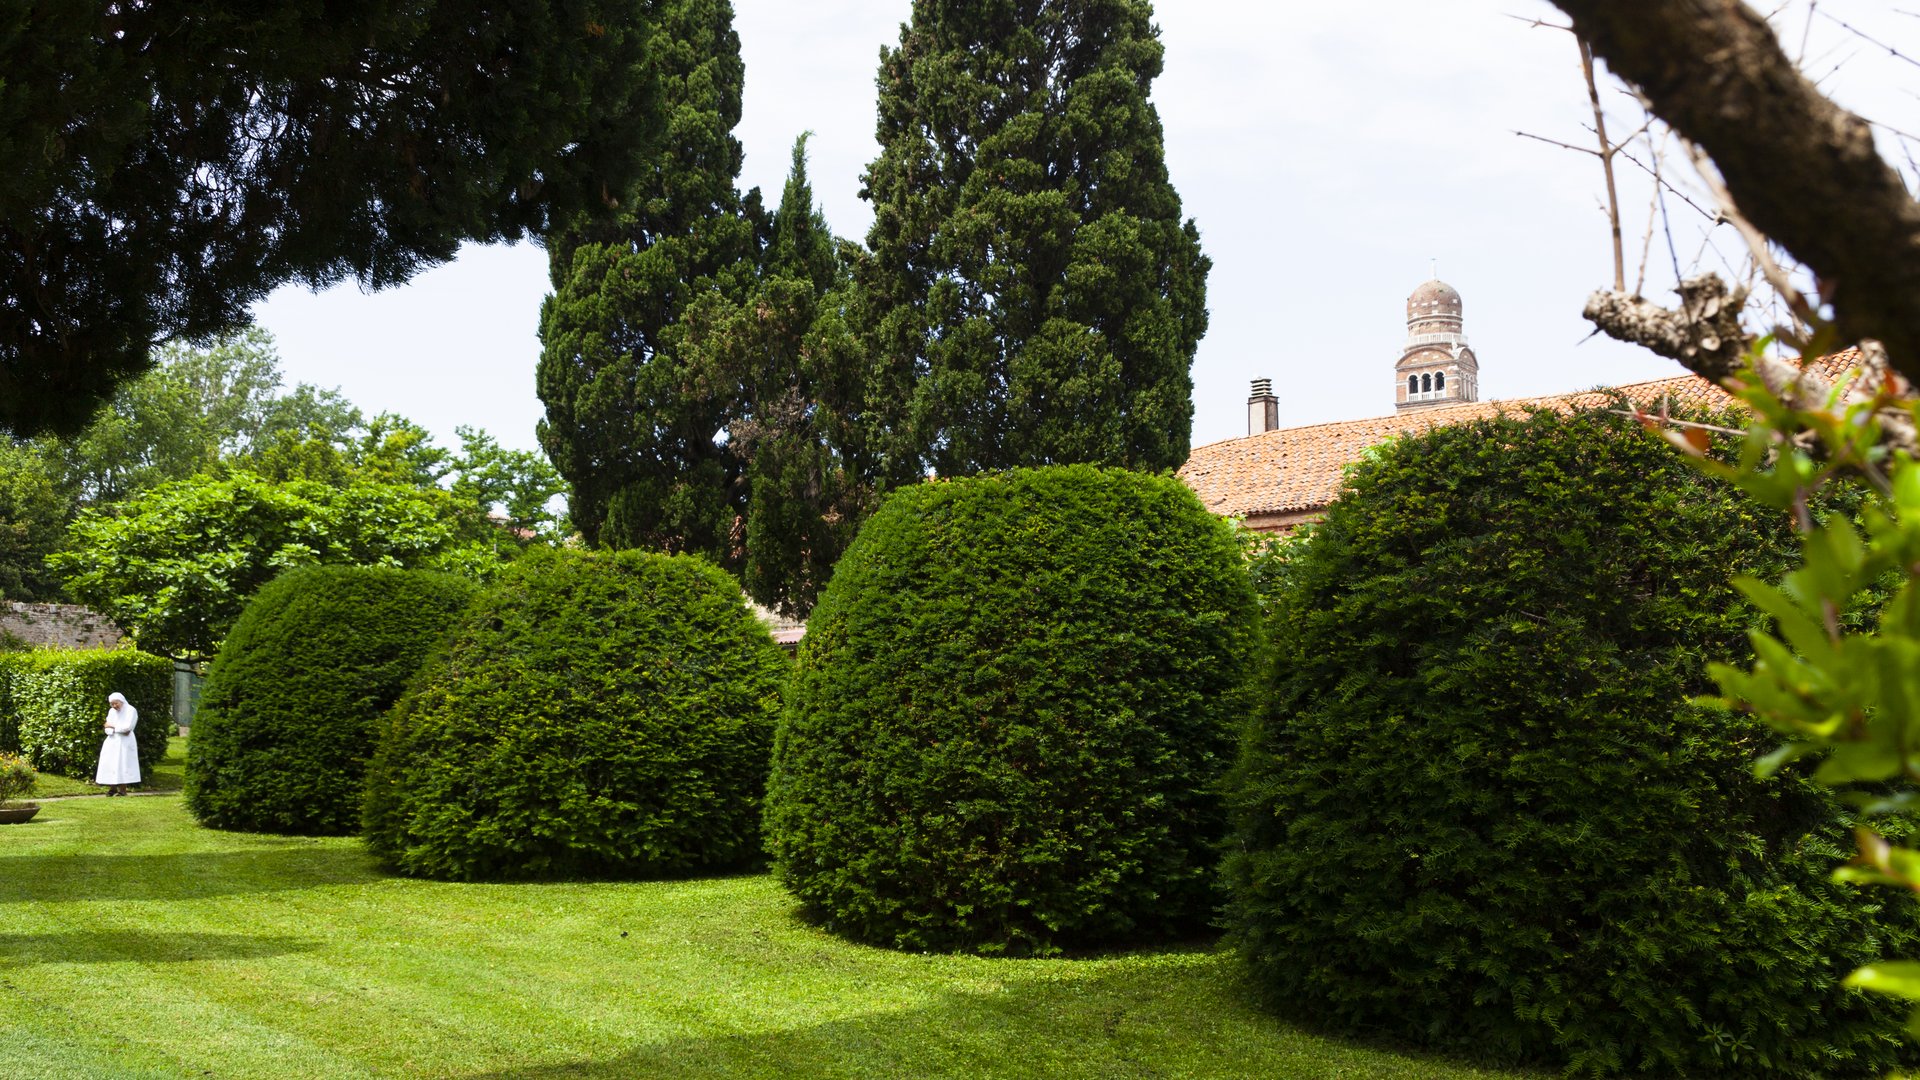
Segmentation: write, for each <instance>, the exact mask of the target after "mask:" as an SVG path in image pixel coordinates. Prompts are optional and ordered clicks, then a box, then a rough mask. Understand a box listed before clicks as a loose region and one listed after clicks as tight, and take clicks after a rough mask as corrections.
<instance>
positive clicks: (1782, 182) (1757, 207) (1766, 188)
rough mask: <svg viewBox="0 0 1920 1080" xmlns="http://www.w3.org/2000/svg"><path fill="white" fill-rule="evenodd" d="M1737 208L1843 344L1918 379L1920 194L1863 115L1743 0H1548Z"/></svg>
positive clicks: (1912, 378) (1919, 334)
mask: <svg viewBox="0 0 1920 1080" xmlns="http://www.w3.org/2000/svg"><path fill="white" fill-rule="evenodd" d="M1553 2H1554V6H1556V7H1558V8H1559V9H1560V10H1561V11H1563V12H1565V13H1566V14H1567V15H1568V16H1569V17H1570V18H1571V19H1572V21H1573V28H1574V31H1575V33H1577V34H1579V35H1580V36H1581V37H1582V38H1583V39H1584V40H1586V41H1587V42H1589V43H1590V44H1591V45H1592V46H1593V50H1594V53H1595V54H1596V55H1598V56H1599V57H1601V58H1602V59H1604V60H1605V61H1606V62H1607V65H1608V66H1609V67H1610V68H1611V69H1612V70H1613V71H1614V73H1615V74H1617V75H1619V76H1620V77H1622V78H1624V79H1626V80H1628V81H1629V82H1631V83H1633V84H1634V85H1635V86H1637V87H1638V88H1639V90H1640V92H1641V93H1642V94H1643V95H1644V96H1645V98H1646V100H1647V102H1648V103H1649V106H1650V107H1651V109H1652V111H1653V112H1654V113H1656V114H1657V115H1658V116H1660V118H1661V119H1663V120H1665V121H1666V122H1667V123H1668V124H1669V125H1671V126H1672V127H1673V128H1674V130H1676V131H1678V132H1679V133H1680V134H1681V135H1683V136H1685V137H1686V138H1688V139H1689V140H1691V141H1693V142H1694V143H1696V144H1697V145H1699V146H1700V147H1701V148H1702V149H1704V150H1705V151H1706V152H1707V154H1708V155H1710V156H1711V157H1712V159H1713V162H1714V165H1715V166H1716V167H1717V168H1718V170H1719V172H1720V175H1721V177H1722V178H1723V179H1724V180H1725V183H1726V188H1727V191H1728V192H1729V193H1730V194H1731V195H1732V197H1733V198H1734V200H1735V201H1736V202H1737V204H1738V206H1739V210H1740V212H1741V213H1742V214H1743V215H1744V216H1745V218H1746V219H1747V220H1748V221H1750V222H1752V223H1753V225H1754V226H1756V227H1757V228H1759V229H1760V231H1762V232H1763V233H1765V234H1766V235H1767V236H1768V237H1770V238H1771V239H1772V240H1773V241H1774V242H1775V243H1778V244H1779V245H1781V246H1782V247H1784V248H1785V249H1786V250H1787V251H1789V252H1791V253H1792V254H1793V256H1794V257H1795V258H1796V259H1799V260H1800V261H1801V262H1802V263H1804V264H1805V265H1806V266H1807V267H1808V268H1809V269H1811V270H1812V271H1813V272H1814V274H1816V275H1817V276H1818V277H1819V279H1820V281H1821V285H1822V290H1823V292H1824V293H1825V294H1826V295H1827V296H1828V297H1829V298H1830V300H1831V302H1832V304H1833V312H1834V323H1835V327H1836V328H1837V329H1838V331H1839V332H1840V334H1841V336H1842V337H1843V338H1845V339H1847V340H1851V341H1867V340H1877V341H1879V342H1880V343H1881V344H1882V345H1884V347H1885V349H1886V354H1887V356H1888V359H1889V361H1890V362H1891V364H1892V365H1893V367H1894V368H1895V369H1896V370H1898V371H1899V372H1900V373H1901V374H1903V375H1905V376H1907V378H1908V379H1909V380H1920V203H1916V202H1915V201H1914V199H1913V198H1912V197H1911V196H1910V195H1909V194H1908V192H1907V189H1906V185H1905V184H1904V183H1902V181H1901V179H1900V176H1899V174H1898V173H1897V172H1895V171H1894V169H1893V168H1892V167H1891V166H1889V165H1888V164H1887V163H1886V162H1885V161H1884V160H1882V159H1881V157H1880V155H1879V152H1878V151H1877V150H1876V148H1875V147H1874V143H1873V133H1872V129H1871V127H1870V126H1869V125H1868V123H1867V122H1866V121H1865V120H1863V119H1861V118H1860V117H1858V116H1855V115H1854V114H1852V113H1850V112H1848V111H1846V110H1845V109H1842V108H1840V107H1839V106H1838V105H1835V104H1834V103H1833V102H1832V101H1829V100H1828V99H1827V98H1826V97H1824V96H1823V95H1822V94H1821V93H1820V92H1819V90H1818V89H1817V88H1816V87H1815V86H1814V85H1813V83H1812V82H1811V81H1809V80H1808V79H1807V78H1806V77H1805V76H1803V75H1802V74H1801V73H1800V72H1799V71H1798V70H1797V69H1796V68H1795V67H1794V64H1793V62H1792V61H1791V60H1790V59H1789V58H1788V57H1787V55H1786V53H1785V52H1784V51H1783V50H1782V49H1781V47H1780V43H1779V40H1778V39H1777V38H1776V37H1775V36H1774V34H1773V31H1772V29H1771V28H1770V27H1769V26H1768V25H1767V23H1766V20H1765V19H1763V18H1762V17H1761V16H1760V15H1759V14H1758V13H1756V12H1754V11H1753V10H1752V9H1751V8H1749V7H1747V6H1746V5H1745V4H1744V3H1741V2H1740V0H1553Z"/></svg>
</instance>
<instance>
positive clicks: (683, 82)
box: [538, 0, 764, 555]
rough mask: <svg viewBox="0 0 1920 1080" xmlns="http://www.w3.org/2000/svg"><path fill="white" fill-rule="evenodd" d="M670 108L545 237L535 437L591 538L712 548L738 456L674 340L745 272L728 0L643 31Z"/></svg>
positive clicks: (687, 9) (667, 6)
mask: <svg viewBox="0 0 1920 1080" xmlns="http://www.w3.org/2000/svg"><path fill="white" fill-rule="evenodd" d="M646 49H647V64H648V71H649V76H650V78H651V79H653V80H654V81H655V82H656V83H657V86H658V93H659V95H660V100H661V102H662V104H663V106H664V108H665V110H666V113H667V130H666V134H665V137H664V138H663V139H662V141H661V143H660V147H661V148H660V150H659V151H658V152H657V153H656V154H655V155H654V156H652V157H651V158H649V159H648V162H647V169H646V170H645V172H644V175H643V176H642V178H641V180H640V181H639V182H638V183H637V184H635V185H633V186H632V187H631V188H629V189H627V190H625V191H624V192H623V193H622V195H623V202H624V209H623V210H622V212H621V213H620V215H619V216H618V218H617V219H615V220H611V221H588V220H579V221H572V222H568V223H567V224H566V227H565V228H562V229H559V230H557V231H556V232H555V233H554V234H553V235H551V236H550V237H549V238H548V240H547V248H548V255H549V259H550V263H551V273H552V279H553V294H552V295H551V296H549V297H548V298H547V301H546V303H545V304H544V305H543V306H542V309H541V313H540V340H541V356H540V367H539V372H538V387H539V393H540V399H541V401H543V402H544V403H545V404H546V418H545V419H544V420H542V421H541V423H540V442H541V445H542V446H543V447H544V448H545V449H546V451H547V455H548V457H549V458H551V459H552V461H553V463H554V465H555V466H556V467H557V468H558V469H559V470H560V473H561V475H562V476H564V477H566V479H567V480H568V482H569V483H571V484H572V485H573V504H572V508H573V520H574V522H575V524H576V525H577V526H578V527H579V529H580V531H581V533H582V534H583V535H584V536H585V537H586V539H587V540H588V541H589V542H590V543H598V544H604V545H607V546H610V547H641V548H651V549H654V550H662V551H676V552H677V551H696V552H703V553H708V554H714V555H719V554H721V553H722V552H724V551H725V550H726V549H727V548H729V547H730V546H732V540H731V533H732V528H733V523H734V514H733V513H732V509H731V507H730V506H729V504H728V492H729V490H730V489H731V487H732V486H733V485H734V484H735V483H736V482H737V480H738V475H739V467H738V464H737V463H736V461H735V460H734V458H733V456H732V455H731V454H729V453H728V452H727V450H726V448H725V447H723V446H722V445H720V443H719V441H718V440H717V436H718V435H719V434H720V431H721V428H722V426H723V425H724V423H725V416H724V414H723V410H724V402H723V400H722V399H721V398H719V397H718V396H716V395H714V394H712V393H710V392H706V390H705V389H704V388H703V387H701V386H699V385H698V384H697V382H696V380H695V378H694V373H693V372H692V371H691V370H690V369H689V367H688V365H687V363H686V361H685V358H684V357H683V356H682V354H681V351H680V343H681V340H682V338H683V337H684V333H685V328H684V322H683V318H682V316H683V314H684V312H685V310H686V308H687V306H688V305H689V304H690V303H692V302H693V301H694V300H695V298H697V297H699V296H700V295H702V294H704V293H708V292H713V291H718V292H721V293H723V294H725V295H727V296H731V297H738V296H740V295H741V294H742V293H743V292H744V290H745V289H746V288H747V287H748V286H749V285H750V284H751V282H752V279H753V270H754V256H755V254H756V252H757V251H758V248H759V236H758V232H759V230H760V229H762V228H764V222H763V221H762V220H761V218H762V214H761V212H760V209H759V195H758V192H757V191H756V192H754V193H753V194H750V195H748V196H747V197H745V198H744V199H743V198H742V196H741V195H740V193H739V192H738V190H737V189H736V188H735V186H734V183H735V180H736V179H737V178H738V177H739V175H740V162H741V149H740V143H739V140H737V139H735V138H734V137H733V128H734V125H735V124H737V123H739V120H740V93H741V85H742V83H743V81H744V71H745V68H744V66H743V65H742V63H741V61H740V39H739V37H738V35H736V34H735V33H734V30H733V8H732V5H731V4H728V3H727V2H726V0H664V2H663V3H662V4H661V5H660V9H659V10H658V12H657V21H656V24H655V26H654V27H653V28H652V37H651V38H650V39H649V41H648V44H647V47H646Z"/></svg>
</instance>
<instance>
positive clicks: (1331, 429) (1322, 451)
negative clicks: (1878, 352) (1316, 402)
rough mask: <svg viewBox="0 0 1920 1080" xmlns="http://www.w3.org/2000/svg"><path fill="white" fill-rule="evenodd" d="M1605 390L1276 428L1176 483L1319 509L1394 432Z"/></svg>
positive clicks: (1717, 393)
mask: <svg viewBox="0 0 1920 1080" xmlns="http://www.w3.org/2000/svg"><path fill="white" fill-rule="evenodd" d="M1858 362H1859V356H1858V354H1857V353H1855V352H1853V351H1851V350H1849V351H1847V352H1843V353H1836V354H1834V355H1832V356H1824V357H1821V358H1820V359H1819V360H1818V361H1816V362H1815V365H1814V366H1815V367H1816V368H1817V369H1818V370H1820V371H1821V372H1822V373H1824V374H1826V375H1828V376H1829V377H1832V376H1835V375H1837V374H1839V373H1840V372H1843V371H1845V370H1847V369H1849V368H1851V367H1853V366H1855V365H1856V364H1857V363H1858ZM1614 389H1616V390H1617V391H1618V392H1620V393H1622V394H1624V395H1626V397H1627V398H1628V400H1630V401H1633V402H1635V403H1636V404H1638V405H1639V406H1640V407H1641V408H1645V409H1657V408H1659V407H1660V402H1661V401H1662V400H1671V401H1672V402H1673V403H1674V405H1675V406H1688V407H1693V408H1706V409H1722V408H1726V407H1728V406H1730V405H1732V404H1734V403H1735V402H1734V399H1733V398H1732V397H1731V396H1729V395H1728V394H1727V393H1726V392H1725V391H1724V390H1721V389H1720V388H1719V387H1717V386H1715V385H1713V384H1712V383H1710V382H1708V381H1707V380H1705V379H1702V378H1700V377H1699V376H1697V375H1683V376H1680V377H1679V378H1674V379H1654V380H1652V381H1650V382H1640V383H1629V384H1628V385H1625V386H1620V387H1615V388H1614ZM1607 393H1608V392H1607V391H1605V390H1597V389H1596V390H1585V391H1581V392H1578V393H1572V394H1554V395H1550V396H1548V397H1536V398H1513V399H1509V400H1505V401H1480V402H1473V403H1470V404H1464V405H1443V406H1440V407H1438V408H1429V409H1418V410H1415V411H1412V412H1407V413H1401V414H1398V415H1394V416H1376V417H1371V418H1369V419H1365V420H1345V421H1342V422H1340V423H1334V424H1313V425H1310V426H1308V427H1297V428H1281V429H1278V430H1276V431H1268V432H1264V433H1262V434H1259V435H1249V436H1246V437H1244V438H1239V439H1228V440H1226V441H1225V442H1217V443H1211V444H1209V445H1207V446H1202V447H1199V448H1197V449H1195V450H1194V451H1193V454H1192V456H1190V457H1188V458H1187V463H1186V464H1185V465H1182V466H1181V467H1180V479H1182V480H1184V481H1186V482H1187V486H1188V487H1190V488H1192V489H1193V490H1194V492H1195V493H1196V494H1198V495H1199V496H1200V501H1201V502H1203V503H1205V504H1206V505H1207V508H1208V509H1209V510H1212V511H1213V512H1214V513H1216V514H1228V515H1233V516H1247V515H1254V514H1287V513H1299V512H1305V511H1313V510H1318V509H1320V508H1322V507H1324V506H1326V505H1327V504H1328V503H1331V502H1332V501H1333V500H1334V499H1335V498H1337V497H1338V496H1339V494H1340V487H1341V481H1342V477H1343V474H1344V470H1345V468H1346V466H1347V465H1348V464H1349V463H1351V462H1354V461H1357V460H1359V458H1360V454H1361V452H1362V451H1364V450H1366V449H1367V447H1369V446H1373V445H1375V444H1377V443H1380V442H1383V441H1385V440H1386V439H1389V438H1391V437H1393V436H1395V435H1400V434H1406V433H1416V432H1422V431H1428V430H1431V429H1433V428H1436V427H1440V426H1442V425H1445V424H1461V423H1467V422H1470V421H1474V420H1480V419H1483V418H1487V417H1493V416H1498V415H1500V414H1502V413H1521V412H1525V411H1527V410H1529V409H1536V408H1549V409H1563V410H1571V409H1578V408H1588V407H1592V406H1596V405H1603V404H1605V403H1606V401H1607V400H1608V397H1607Z"/></svg>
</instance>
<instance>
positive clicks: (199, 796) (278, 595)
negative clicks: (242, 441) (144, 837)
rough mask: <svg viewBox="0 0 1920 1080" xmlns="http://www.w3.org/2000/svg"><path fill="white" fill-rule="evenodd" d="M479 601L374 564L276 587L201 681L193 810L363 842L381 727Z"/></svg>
mask: <svg viewBox="0 0 1920 1080" xmlns="http://www.w3.org/2000/svg"><path fill="white" fill-rule="evenodd" d="M475 591H476V590H475V586H474V585H473V584H472V583H471V582H469V581H467V580H466V579H464V578H459V577H454V576H453V575H451V574H438V573H433V572H430V571H425V570H397V569H393V568H390V567H375V566H309V567H303V568H301V569H298V570H292V571H289V572H287V573H285V574H282V575H281V576H279V577H278V578H275V579H274V580H273V581H272V582H270V583H269V584H268V585H266V587H264V588H262V589H261V590H260V592H259V593H258V594H256V595H255V596H254V598H253V600H251V601H250V602H249V603H248V604H247V607H246V610H245V612H243V613H242V614H241V616H240V619H239V621H238V622H236V623H235V624H234V628H233V631H232V632H231V633H229V634H228V635H227V639H226V641H225V642H224V643H223V644H222V645H221V646H220V651H219V653H218V654H217V657H216V659H215V660H214V663H213V668H212V670H211V671H209V672H208V674H207V682H206V685H205V687H204V688H203V689H202V692H201V697H200V706H199V709H198V710H197V712H196V713H195V715H194V721H193V738H192V739H191V740H189V741H188V743H187V790H186V800H187V807H188V809H190V810H192V811H193V814H194V816H195V817H197V818H199V819H200V821H201V823H202V824H206V825H211V826H213V827H215V828H219V829H240V830H248V831H255V832H277V833H300V834H309V835H335V834H343V833H352V832H357V831H358V830H359V827H360V808H361V801H362V795H363V793H362V785H363V781H364V778H365V773H366V763H367V758H369V757H370V756H372V754H373V744H374V739H375V736H376V734H377V732H378V730H379V722H380V718H381V717H382V715H383V714H385V712H386V711H387V710H388V709H389V708H391V707H392V706H393V704H394V702H395V701H397V700H399V697H400V692H401V691H402V690H403V689H405V688H406V683H407V680H408V679H410V678H412V677H413V674H414V672H415V671H417V670H418V669H419V667H420V664H421V662H422V661H423V660H424V659H426V657H427V655H428V654H429V653H431V652H432V651H433V649H434V647H435V646H437V645H438V644H439V643H440V642H441V640H442V639H444V638H445V637H446V635H447V633H448V631H449V630H451V629H452V627H453V623H454V620H455V619H456V618H457V617H458V616H459V614H460V612H461V611H462V610H463V609H465V607H466V605H467V603H468V601H470V600H472V599H473V595H474V592H475Z"/></svg>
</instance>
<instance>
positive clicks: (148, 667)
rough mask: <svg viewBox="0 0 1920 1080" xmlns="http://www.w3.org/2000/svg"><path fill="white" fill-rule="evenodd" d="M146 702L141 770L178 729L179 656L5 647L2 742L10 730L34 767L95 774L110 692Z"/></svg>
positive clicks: (137, 733) (136, 703) (145, 771)
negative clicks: (176, 667)
mask: <svg viewBox="0 0 1920 1080" xmlns="http://www.w3.org/2000/svg"><path fill="white" fill-rule="evenodd" d="M115 692H118V693H120V694H123V695H125V696H126V699H127V701H128V702H129V703H130V704H132V705H133V707H134V708H136V709H138V710H140V723H139V725H138V726H137V727H136V728H135V729H134V732H133V737H134V740H135V742H137V743H138V745H139V755H140V773H141V775H142V776H143V777H144V776H149V775H151V774H152V770H153V766H154V764H155V763H156V762H158V761H159V760H160V759H161V758H163V757H165V756H166V754H167V736H169V735H172V734H173V664H172V662H170V661H168V660H167V659H166V658H165V657H160V656H150V655H148V654H146V653H143V652H136V651H134V650H132V649H84V650H75V649H35V650H33V651H31V652H9V653H0V710H4V712H0V749H6V747H7V743H8V739H9V732H12V733H13V734H12V738H13V739H14V740H15V743H14V744H15V745H17V746H18V748H19V750H20V752H21V753H23V754H25V755H26V757H27V759H28V760H29V761H31V762H33V765H34V768H36V769H39V770H40V771H41V772H48V773H53V774H54V775H56V776H70V777H74V778H76V779H82V780H91V779H93V775H94V770H95V768H96V767H97V766H98V765H99V764H100V743H101V741H102V739H103V736H102V734H101V728H102V726H103V725H104V723H105V721H106V717H107V695H108V694H112V693H115Z"/></svg>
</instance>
